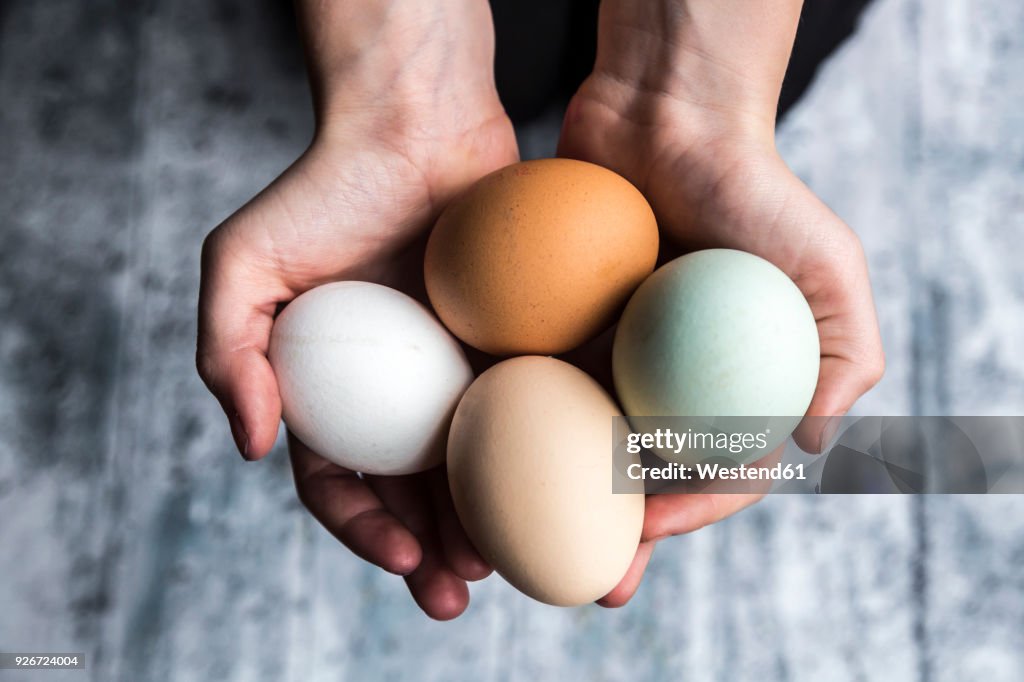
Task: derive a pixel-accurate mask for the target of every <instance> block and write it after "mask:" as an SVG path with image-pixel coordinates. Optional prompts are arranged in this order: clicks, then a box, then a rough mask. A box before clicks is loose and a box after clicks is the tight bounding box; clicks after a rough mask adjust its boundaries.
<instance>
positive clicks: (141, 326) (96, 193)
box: [0, 0, 1024, 682]
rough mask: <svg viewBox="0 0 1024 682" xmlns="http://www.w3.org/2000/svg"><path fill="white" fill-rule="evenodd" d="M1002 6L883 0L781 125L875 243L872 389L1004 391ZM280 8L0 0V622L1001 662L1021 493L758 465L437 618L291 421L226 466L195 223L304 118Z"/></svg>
mask: <svg viewBox="0 0 1024 682" xmlns="http://www.w3.org/2000/svg"><path fill="white" fill-rule="evenodd" d="M1022 29H1024V6H1022V5H1021V4H1020V3H1017V2H1012V1H1011V0H975V1H971V0H950V1H949V2H943V3H936V2H926V1H925V0H878V2H877V3H876V5H875V6H874V7H873V9H871V10H870V11H869V13H868V14H867V15H866V17H865V18H864V22H863V24H862V27H861V30H860V32H859V33H858V34H857V35H856V36H855V37H854V38H853V39H852V40H851V41H850V42H849V43H848V44H847V45H845V46H844V47H843V48H842V49H841V50H840V52H839V53H838V54H837V55H836V56H835V58H834V59H833V60H832V61H831V62H830V63H829V64H827V65H826V67H825V68H824V69H823V70H822V72H821V74H820V78H819V80H818V82H817V83H816V84H815V86H814V87H813V88H812V91H811V92H810V93H808V96H807V97H806V98H805V100H804V101H803V102H802V103H801V104H800V105H799V106H798V108H797V109H795V110H794V111H793V112H792V114H791V116H790V117H789V118H788V120H787V122H786V124H785V126H784V127H783V129H782V130H780V133H779V144H780V148H781V149H782V150H783V154H784V156H785V157H786V158H787V160H788V161H789V162H790V163H791V165H792V166H793V168H794V169H795V170H796V171H797V172H798V174H799V175H800V176H801V177H803V178H804V179H805V180H806V181H807V182H808V183H809V184H810V185H811V186H812V187H813V188H814V189H815V190H816V191H817V192H819V193H820V195H821V196H822V197H823V198H824V199H825V200H826V201H827V202H828V203H829V205H830V206H832V207H833V208H834V209H835V210H836V211H837V213H839V215H841V216H842V217H843V218H845V219H846V220H847V221H849V222H850V224H851V225H852V226H853V227H854V228H855V229H856V230H857V232H858V233H859V234H860V235H861V238H862V239H863V241H864V244H865V247H866V250H867V252H868V254H869V261H870V264H871V268H872V277H873V281H874V285H875V288H876V293H877V299H878V308H879V315H880V318H881V322H882V328H883V335H884V337H885V341H886V348H887V352H888V359H889V371H888V373H887V376H886V378H885V380H884V381H883V382H882V384H881V385H880V386H879V387H878V388H877V389H875V390H874V391H873V392H872V393H871V394H869V395H868V396H866V397H865V398H864V400H862V401H861V403H860V405H859V407H858V410H859V412H860V413H862V414H910V413H939V414H941V413H958V414H993V413H1005V414H1010V413H1017V414H1020V413H1022V411H1024V360H1022V359H1021V358H1022V356H1021V355H1020V353H1019V346H1020V341H1021V339H1022V338H1024V269H1022V268H1021V266H1020V263H1021V262H1022V256H1024V245H1022V241H1024V240H1022V237H1024V109H1022V106H1021V105H1022V103H1024V78H1022V76H1021V74H1022V73H1024V30H1022ZM293 31H294V29H293V26H292V20H291V17H290V8H289V7H288V5H287V3H284V2H280V1H278V0H262V1H260V2H254V3H245V2H230V1H226V0H221V1H218V2H199V1H198V0H181V1H180V2H174V3H136V4H125V3H115V2H112V1H109V0H96V1H95V2H90V3H88V4H85V3H79V2H71V1H69V0H48V1H47V2H25V1H14V2H8V3H4V4H3V5H0V93H2V94H3V102H4V106H2V107H0V163H2V167H3V170H4V182H3V183H2V184H0V216H2V218H0V319H2V320H3V322H2V324H0V547H3V548H4V549H3V551H2V552H0V576H2V579H0V650H6V651H11V650H19V649H47V650H54V651H59V650H72V651H84V652H85V653H86V656H87V658H88V660H89V667H90V669H89V671H88V672H87V673H86V675H85V676H83V675H82V673H80V672H75V673H73V674H72V673H68V674H61V673H51V674H48V676H47V679H55V680H62V679H69V680H70V679H74V680H82V679H90V680H95V681H103V682H108V681H111V680H117V681H120V680H124V681H126V682H127V681H129V680H130V681H133V682H134V681H136V680H182V681H185V680H205V679H217V680H224V681H231V680H239V681H242V680H245V681H246V682H248V681H254V680H255V681H258V680H303V681H306V680H320V679H323V680H365V679H373V680H389V679H395V680H399V679H403V680H404V679H416V680H452V679H467V680H468V679H473V680H546V679H585V680H618V679H624V678H629V679H638V680H662V679H686V680H721V679H757V680H779V681H782V680H821V679H825V680H851V681H853V680H857V681H859V680H920V681H922V682H930V681H932V680H951V681H952V680H964V679H985V680H987V681H990V682H1001V681H1007V682H1010V681H1014V682H1016V681H1017V680H1020V679H1024V654H1022V653H1021V652H1022V651H1024V573H1022V571H1021V566H1022V565H1024V500H1022V499H1021V498H1019V497H1010V496H1004V497H989V498H970V497H934V498H872V497H857V498H840V497H830V498H809V497H784V496H778V497H775V498H772V499H770V500H766V501H765V502H764V503H762V504H760V505H758V506H757V507H755V508H753V509H751V510H749V511H747V512H744V513H742V514H740V515H738V516H737V517H735V518H733V519H730V520H728V521H726V522H723V523H721V524H718V525H716V526H714V527H711V528H708V529H705V530H702V531H700V532H698V533H695V534H693V535H691V536H688V537H683V538H678V539H675V540H673V541H670V542H665V543H662V545H661V546H659V548H658V550H657V552H656V553H655V556H654V559H653V562H652V565H651V568H650V570H649V572H648V576H647V578H646V580H645V583H644V585H643V586H642V588H641V590H640V591H639V593H638V594H637V596H636V598H635V599H634V601H633V602H632V603H631V604H630V605H629V606H627V607H626V608H623V609H620V610H617V611H606V610H602V609H600V608H598V607H587V608H582V609H573V610H558V609H553V608H550V607H545V606H542V605H540V604H535V603H532V602H530V601H529V600H528V599H526V598H525V597H523V596H521V595H519V594H517V593H516V592H515V591H514V590H512V589H511V588H510V587H508V586H507V585H505V584H504V583H503V582H502V581H500V580H499V579H490V580H487V581H485V582H483V583H480V584H477V585H474V586H473V588H472V596H473V603H472V604H471V606H470V610H469V612H468V613H467V614H466V615H465V616H464V617H462V618H460V619H459V620H457V621H455V622H452V623H447V624H440V623H434V622H431V621H429V620H427V619H426V618H425V617H423V616H422V615H420V614H419V612H418V610H417V609H416V607H415V606H414V605H413V603H412V601H411V600H410V599H409V598H408V596H407V594H406V591H405V587H404V585H403V584H402V582H401V580H400V579H398V578H395V577H393V576H388V575H385V574H383V573H382V572H380V571H378V570H375V569H373V568H371V567H369V566H367V565H365V564H363V563H361V562H360V561H358V560H357V559H355V558H353V557H352V556H350V555H349V554H348V553H347V552H346V551H345V550H344V548H342V547H341V546H340V545H338V544H337V543H336V542H335V541H334V540H333V539H332V538H331V537H330V536H329V535H328V534H327V533H326V532H324V531H323V530H322V529H321V528H319V526H317V525H316V523H315V522H314V521H313V520H312V519H311V518H310V517H309V516H308V515H307V514H306V513H305V512H304V511H303V510H302V509H301V508H300V507H299V505H298V503H297V501H296V499H295V494H294V490H293V487H292V483H291V478H290V472H289V470H288V466H287V460H286V457H285V456H284V452H283V450H280V449H279V450H278V451H276V452H275V453H274V454H273V455H272V456H271V457H270V458H269V459H268V460H266V461H264V462H262V463H260V464H245V463H243V462H242V461H241V460H240V459H239V458H238V457H237V456H236V455H234V454H233V448H232V445H231V442H230V437H229V435H228V431H227V428H226V426H225V424H224V423H223V418H222V415H221V413H220V410H219V408H218V407H217V405H216V403H215V401H214V400H213V398H211V397H210V396H208V395H207V394H206V392H205V390H204V388H203V387H202V385H201V383H200V381H199V380H198V378H197V377H196V376H195V372H194V369H193V361H192V355H193V351H194V333H195V324H194V319H195V309H194V304H195V297H196V293H197V287H198V252H199V244H200V242H201V240H202V237H203V235H204V234H205V233H206V231H207V230H209V229H210V228H211V227H212V226H213V225H215V224H216V223H217V222H218V221H220V220H222V219H223V218H224V217H226V216H227V215H228V214H230V212H231V211H233V210H234V209H235V208H236V207H237V206H239V205H241V204H242V203H243V202H244V201H245V200H246V199H247V198H248V197H249V196H251V195H252V194H253V193H255V192H256V191H258V190H259V189H260V188H262V187H263V186H264V185H265V184H266V183H267V182H269V181H270V180H271V179H273V177H274V176H275V175H276V174H277V173H279V172H280V171H281V170H283V169H284V168H285V167H286V166H287V164H288V163H290V162H291V160H292V159H294V158H295V156H296V155H297V154H299V153H300V152H301V151H302V149H303V147H304V146H305V144H307V142H308V139H309V135H310V131H311V116H310V111H309V104H308V94H307V90H306V85H305V81H304V76H303V73H302V68H301V54H300V52H299V50H298V47H297V44H296V42H295V37H294V33H293ZM553 133H557V119H553V124H552V123H551V122H548V123H546V124H542V125H540V126H537V127H535V128H534V129H532V130H530V131H524V134H525V139H528V140H529V145H528V149H527V150H526V153H527V154H528V155H532V156H537V155H544V154H549V153H550V150H551V148H552V147H551V145H552V137H551V136H552V134H553ZM8 677H9V678H10V679H35V678H29V677H27V676H25V677H22V678H19V677H17V676H16V674H14V673H10V674H8V675H7V677H5V676H4V674H3V673H0V679H7V678H8Z"/></svg>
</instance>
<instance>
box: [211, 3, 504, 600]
mask: <svg viewBox="0 0 1024 682" xmlns="http://www.w3.org/2000/svg"><path fill="white" fill-rule="evenodd" d="M370 5H374V3H366V4H364V5H362V6H360V7H354V6H352V5H350V4H347V3H338V4H331V3H327V4H322V3H314V2H304V3H300V19H302V20H303V23H304V24H305V25H304V29H305V32H306V34H307V36H306V37H307V40H306V43H307V47H308V48H309V51H310V53H311V56H310V61H311V71H312V80H313V86H314V93H315V96H316V109H317V130H316V134H315V138H314V140H313V142H312V144H311V146H310V147H309V149H308V150H307V151H306V152H305V153H304V154H303V155H302V157H301V158H299V159H298V161H296V162H295V163H294V164H293V165H292V166H291V167H290V168H289V169H288V170H286V171H285V172H284V173H283V174H282V175H281V176H280V177H279V178H277V180H275V181H274V182H273V183H272V184H271V185H270V186H269V187H267V188H266V189H264V190H263V191H262V192H261V193H260V194H259V195H258V196H256V197H255V198H254V199H253V200H252V201H250V202H249V203H248V204H246V205H245V206H243V207H242V208H241V209H239V210H238V211H237V212H236V213H235V214H234V215H232V216H231V217H230V218H228V219H227V220H226V221H224V223H222V224H221V225H220V226H218V227H217V228H216V229H215V230H214V231H213V232H212V233H211V234H210V236H209V237H208V238H207V240H206V243H205V244H204V246H203V258H202V285H201V292H200V303H199V315H200V320H199V344H198V350H197V366H198V369H199V373H200V375H201V376H202V378H203V380H204V381H205V382H206V384H207V386H209V388H210V390H211V391H212V392H213V393H214V395H216V397H217V398H218V400H219V401H220V403H221V405H222V406H223V408H224V411H225V412H226V413H227V416H228V420H229V422H230V425H231V431H232V434H233V436H234V439H235V441H236V443H237V445H238V448H239V450H240V451H241V453H242V455H243V457H245V458H246V459H248V460H256V459H260V458H261V457H263V456H265V455H266V454H267V453H268V452H269V451H270V449H271V447H272V446H273V444H274V441H275V439H276V436H277V431H278V425H279V423H280V419H281V403H280V397H279V395H278V388H277V382H276V380H275V378H274V373H273V370H272V369H271V367H270V364H269V362H268V361H267V358H266V353H267V347H268V343H269V339H270V332H271V328H272V326H273V321H274V316H275V314H276V311H277V310H278V307H279V306H280V305H282V304H284V303H287V302H288V301H290V300H291V299H293V298H295V297H296V296H298V295H299V294H301V293H302V292H304V291H306V290H308V289H311V288H313V287H315V286H317V285H319V284H323V283H325V282H330V281H335V280H344V279H358V280H366V281H372V282H378V283H382V284H386V285H388V286H391V287H395V288H398V289H402V290H404V291H406V292H407V293H410V294H411V295H413V296H416V297H418V298H420V299H423V298H424V296H423V292H422V287H423V283H422V282H423V274H422V267H423V248H424V244H425V237H426V233H427V230H428V229H429V227H430V225H431V224H432V223H433V220H434V218H435V217H436V215H437V213H438V212H439V211H440V210H441V209H442V208H443V207H444V205H445V204H446V203H447V202H448V201H449V199H450V198H451V197H452V196H453V195H454V194H456V193H457V192H459V191H460V190H461V189H462V188H464V187H466V186H467V185H469V184H471V183H472V182H474V181H475V180H477V179H478V178H479V177H481V176H482V175H484V174H486V173H488V172H490V171H491V170H494V169H496V168H500V167H502V166H505V165H507V164H509V163H513V162H515V161H516V160H517V157H518V152H517V150H516V144H515V137H514V134H513V130H512V126H511V123H510V122H509V120H508V119H507V117H506V116H505V113H504V110H503V109H502V107H501V104H500V102H499V101H498V98H497V94H496V92H495V89H494V84H493V76H492V74H491V71H490V67H489V64H490V63H491V60H492V59H491V54H492V52H493V37H492V29H491V25H490V14H489V10H488V8H487V5H486V3H484V2H482V1H478V0H464V1H463V0H454V1H452V2H445V3H432V2H411V1H406V2H397V3H390V7H388V8H387V11H386V12H385V11H384V10H383V9H381V8H378V9H381V12H374V11H373V10H374V7H375V6H374V7H371V6H370ZM332 26H333V27H334V28H333V29H332V28H330V27H332ZM346 31H348V33H346ZM421 34H422V36H421ZM421 37H423V38H424V39H423V40H421V39H420V38H421ZM427 37H429V40H426V38H427ZM410 50H411V53H410ZM332 65H333V66H332ZM338 65H341V66H338ZM289 446H290V450H291V455H292V464H293V470H294V473H295V483H296V487H297V489H298V494H299V497H300V499H301V500H302V501H303V503H304V504H305V505H306V507H307V508H308V509H309V510H310V511H311V512H312V514H313V515H314V516H315V517H316V518H317V519H318V520H319V521H320V522H321V523H322V524H323V525H324V526H325V527H326V528H327V529H328V530H329V531H330V532H331V533H333V534H334V535H335V536H336V537H337V538H338V539H339V540H340V541H341V542H342V543H344V544H345V545H346V546H347V547H349V549H351V550H352V551H353V552H354V553H355V554H357V555H359V556H360V557H362V558H364V559H366V560H367V561H370V562H372V563H374V564H376V565H378V566H380V567H381V568H384V569H385V570H387V571H390V572H392V573H397V574H400V575H403V576H405V577H406V582H407V584H408V586H409V589H410V591H411V592H412V595H413V597H414V598H415V600H416V602H417V603H418V604H419V605H420V607H421V608H422V609H423V610H424V611H425V612H426V613H427V614H428V615H430V616H432V617H434V618H438V619H446V618H453V617H455V616H457V615H458V614H459V613H461V612H462V611H463V610H464V609H465V608H466V605H467V604H468V601H469V594H468V589H467V587H466V581H467V580H479V579H481V578H483V577H485V576H486V575H488V574H489V573H490V570H491V569H490V567H489V566H487V564H486V563H485V562H484V561H483V560H482V559H481V558H480V556H479V555H478V554H477V553H476V551H475V550H474V549H473V547H472V545H471V544H470V543H469V541H468V539H466V536H465V533H464V532H463V531H462V528H461V526H460V525H459V523H458V520H457V518H456V517H455V514H454V510H453V508H452V503H451V500H450V498H449V497H448V491H447V484H446V478H445V476H444V473H443V471H440V470H435V471H430V472H425V473H423V474H417V475H414V476H400V477H390V478H385V477H376V476H365V477H359V476H357V475H356V473H355V472H352V471H348V470H346V469H343V468H341V467H339V466H336V465H334V464H332V463H330V462H328V461H327V460H325V459H323V458H321V457H320V456H319V455H317V454H316V453H314V452H312V451H310V450H309V448H307V447H305V446H304V445H303V444H302V443H300V442H298V441H297V440H296V439H294V438H292V437H290V438H289Z"/></svg>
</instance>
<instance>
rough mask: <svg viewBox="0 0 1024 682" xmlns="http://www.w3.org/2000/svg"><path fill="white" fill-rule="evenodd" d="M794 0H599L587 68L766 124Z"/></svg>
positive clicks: (791, 29) (797, 3)
mask: <svg viewBox="0 0 1024 682" xmlns="http://www.w3.org/2000/svg"><path fill="white" fill-rule="evenodd" d="M802 4H803V2H802V0H645V1H644V2H635V1H633V0H605V2H604V3H603V4H602V8H601V18H600V25H599V26H600V29H599V37H598V53H597V62H596V65H595V74H597V75H598V76H599V77H605V78H609V79H611V80H614V81H617V82H619V83H621V84H622V85H623V86H624V87H625V88H627V89H632V90H635V91H638V92H642V93H645V94H646V95H652V94H653V95H656V96H666V97H669V98H671V99H673V100H678V101H681V102H683V103H684V104H686V105H687V106H690V107H693V108H695V109H697V110H703V111H708V112H713V113H715V114H719V115H723V116H725V117H727V118H728V117H736V118H737V119H738V120H742V121H743V122H744V124H746V125H753V126H756V127H759V128H761V129H764V130H770V129H771V128H772V127H773V126H774V121H775V119H774V116H775V108H776V106H777V102H778V97H779V90H780V88H781V85H782V78H783V76H784V75H785V72H786V65H787V64H788V62H789V56H790V52H791V50H792V46H793V39H794V37H795V35H796V27H797V22H798V21H799V17H800V9H801V6H802ZM624 96H626V95H624Z"/></svg>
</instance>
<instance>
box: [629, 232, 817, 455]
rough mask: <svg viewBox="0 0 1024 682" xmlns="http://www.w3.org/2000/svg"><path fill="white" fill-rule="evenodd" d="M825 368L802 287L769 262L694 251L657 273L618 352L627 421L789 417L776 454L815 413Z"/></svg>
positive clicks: (774, 436) (635, 305) (632, 309)
mask: <svg viewBox="0 0 1024 682" xmlns="http://www.w3.org/2000/svg"><path fill="white" fill-rule="evenodd" d="M818 365H819V347H818V330H817V327H816V326H815V321H814V315H813V313H812V312H811V309H810V306H808V304H807V300H806V299H805V298H804V296H803V294H802V293H801V292H800V290H799V289H798V288H797V287H796V285H795V284H794V283H793V282H792V280H790V279H789V277H788V276H787V275H786V274H785V273H784V272H782V271H781V270H779V269H778V268H777V267H775V266H774V265H772V264H771V263H769V262H768V261H766V260H764V259H762V258H759V257H757V256H754V255H752V254H749V253H745V252H742V251H734V250H730V249H711V250H707V251H698V252H695V253H691V254H688V255H685V256H682V257H681V258H677V259H676V260H674V261H672V262H670V263H668V264H666V265H664V266H662V267H661V268H659V269H658V270H657V271H656V272H655V273H654V274H653V275H651V276H650V277H649V278H648V279H647V281H645V282H644V283H643V285H641V286H640V288H639V289H637V291H636V293H635V294H634V295H633V297H632V298H631V299H630V301H629V304H628V305H627V306H626V309H625V311H624V312H623V314H622V319H621V320H620V321H619V326H618V329H617V330H616V335H615V344H614V349H613V353H612V369H613V374H614V379H615V388H616V391H617V393H618V396H619V400H621V401H622V405H623V408H624V409H625V410H626V413H627V414H628V415H630V416H684V417H716V416H751V417H753V416H758V417H780V418H784V417H785V418H788V419H776V420H773V421H772V424H773V426H774V428H772V433H771V435H770V437H769V439H768V443H769V448H768V449H772V448H774V447H775V446H777V445H778V444H780V443H781V442H783V441H784V440H785V439H786V438H787V437H788V436H789V434H790V433H792V431H793V429H794V428H795V427H796V424H797V423H798V422H799V420H800V418H801V416H802V415H803V414H804V413H805V412H806V411H807V407H808V405H809V404H810V401H811V397H812V395H813V394H814V389H815V386H816V385H817V381H818ZM658 454H660V455H662V456H665V455H664V454H663V453H660V452H659V453H658ZM667 458H669V459H676V460H677V461H682V462H684V463H686V462H687V460H686V458H685V457H680V458H672V457H667Z"/></svg>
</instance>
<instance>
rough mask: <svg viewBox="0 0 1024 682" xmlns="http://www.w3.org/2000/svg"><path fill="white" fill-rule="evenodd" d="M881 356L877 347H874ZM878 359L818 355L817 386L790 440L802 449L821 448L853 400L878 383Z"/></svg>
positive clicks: (880, 366) (829, 441) (881, 365)
mask: <svg viewBox="0 0 1024 682" xmlns="http://www.w3.org/2000/svg"><path fill="white" fill-rule="evenodd" d="M878 353H879V355H878V357H879V358H880V357H881V351H880V350H879V351H878ZM883 362H884V361H882V360H875V359H874V357H872V359H871V361H870V364H866V363H865V364H858V363H855V362H852V361H850V360H847V359H845V358H840V357H825V358H822V359H821V369H820V371H819V375H818V376H819V378H818V387H817V389H816V390H815V392H814V398H813V399H812V400H811V405H810V407H808V408H807V416H805V417H804V418H803V419H802V420H801V421H800V424H799V425H798V426H797V427H796V430H795V431H793V440H794V441H796V444H797V445H799V446H800V449H801V450H803V451H804V452H809V453H812V454H813V453H819V452H822V451H823V450H825V449H826V448H827V447H828V446H829V444H830V443H831V442H832V439H833V438H834V437H835V435H836V431H837V430H838V428H839V423H840V421H841V420H842V418H843V415H845V414H846V413H847V412H848V411H849V410H850V408H851V407H853V404H854V403H855V402H857V400H858V399H859V398H860V397H861V396H862V395H864V394H865V393H867V391H868V390H869V389H870V388H871V387H872V386H874V385H875V384H876V383H878V380H879V379H880V378H881V375H882V371H883V364H882V363H883Z"/></svg>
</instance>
